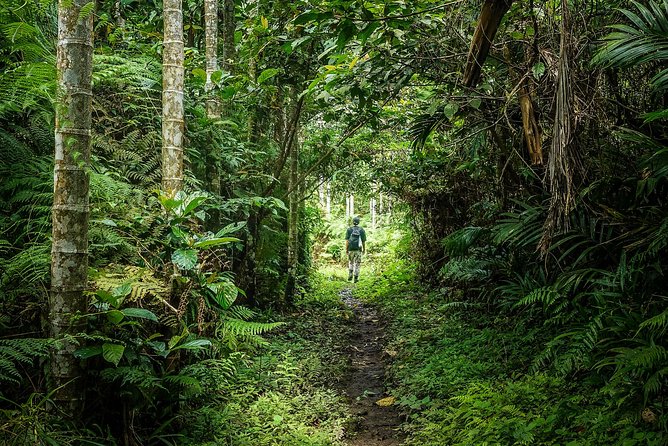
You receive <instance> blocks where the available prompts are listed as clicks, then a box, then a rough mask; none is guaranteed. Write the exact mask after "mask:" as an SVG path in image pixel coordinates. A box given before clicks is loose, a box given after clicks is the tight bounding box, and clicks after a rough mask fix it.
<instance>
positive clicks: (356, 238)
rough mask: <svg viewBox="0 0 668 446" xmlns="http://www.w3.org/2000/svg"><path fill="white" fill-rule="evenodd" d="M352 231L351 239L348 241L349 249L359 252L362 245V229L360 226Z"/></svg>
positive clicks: (354, 227)
mask: <svg viewBox="0 0 668 446" xmlns="http://www.w3.org/2000/svg"><path fill="white" fill-rule="evenodd" d="M351 229H352V231H350V238H349V239H348V249H350V250H353V251H358V250H359V249H360V247H361V245H362V243H361V241H360V235H361V234H362V228H360V227H359V226H353V227H352V228H351Z"/></svg>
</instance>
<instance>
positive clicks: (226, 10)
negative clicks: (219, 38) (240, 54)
mask: <svg viewBox="0 0 668 446" xmlns="http://www.w3.org/2000/svg"><path fill="white" fill-rule="evenodd" d="M236 28H237V22H236V17H235V15H234V0H223V70H225V71H227V72H229V73H233V72H234V62H235V60H236V49H235V47H234V32H235V30H236Z"/></svg>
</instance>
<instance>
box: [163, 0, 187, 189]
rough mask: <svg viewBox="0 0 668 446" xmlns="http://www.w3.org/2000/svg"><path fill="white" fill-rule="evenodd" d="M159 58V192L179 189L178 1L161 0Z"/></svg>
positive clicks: (180, 84) (180, 35)
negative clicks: (160, 145) (160, 138)
mask: <svg viewBox="0 0 668 446" xmlns="http://www.w3.org/2000/svg"><path fill="white" fill-rule="evenodd" d="M163 17H164V42H163V43H164V47H163V56H162V189H163V190H164V191H165V193H166V194H167V195H169V196H172V197H173V196H174V195H175V194H176V193H177V192H178V191H180V190H181V189H182V188H183V131H184V123H183V115H184V111H183V76H184V73H183V59H184V55H183V10H182V8H181V0H164V3H163Z"/></svg>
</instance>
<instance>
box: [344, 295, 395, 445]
mask: <svg viewBox="0 0 668 446" xmlns="http://www.w3.org/2000/svg"><path fill="white" fill-rule="evenodd" d="M341 299H342V301H343V302H344V304H345V305H346V306H347V307H348V308H350V309H351V310H352V311H353V313H354V315H355V322H354V329H353V333H352V338H351V341H350V346H349V348H348V352H347V353H348V355H349V357H350V359H351V372H350V376H349V379H348V380H347V381H346V382H345V383H344V385H345V387H344V390H345V392H346V394H347V395H348V397H349V398H350V400H351V406H352V411H353V413H354V414H355V415H357V416H358V417H359V420H360V421H359V424H358V426H357V429H356V436H355V437H354V438H351V439H349V440H348V443H347V444H348V445H349V446H395V445H400V444H401V443H402V440H403V436H402V435H401V432H400V431H399V426H400V424H401V421H402V420H401V418H400V415H399V411H398V409H397V408H396V406H394V405H391V404H390V405H384V404H383V403H385V404H387V403H390V402H391V400H390V399H386V398H388V397H389V395H388V394H387V393H385V387H384V381H385V371H386V368H387V363H388V359H389V357H388V356H387V354H386V352H385V349H384V346H385V324H384V323H383V321H382V320H381V319H380V317H379V315H378V314H377V312H376V310H375V309H374V308H372V307H369V306H367V305H365V304H364V303H363V302H361V301H360V300H358V299H356V298H355V297H353V295H352V292H351V290H350V289H345V290H343V291H342V292H341ZM378 402H380V404H377V403H378Z"/></svg>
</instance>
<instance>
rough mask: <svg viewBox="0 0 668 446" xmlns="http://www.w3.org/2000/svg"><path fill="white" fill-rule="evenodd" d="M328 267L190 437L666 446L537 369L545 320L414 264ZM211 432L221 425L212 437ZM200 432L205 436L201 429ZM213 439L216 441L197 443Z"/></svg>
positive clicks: (375, 444)
mask: <svg viewBox="0 0 668 446" xmlns="http://www.w3.org/2000/svg"><path fill="white" fill-rule="evenodd" d="M377 268H378V269H376V268H375V267H374V265H372V264H371V263H367V264H366V265H365V270H363V275H362V276H361V280H360V282H359V283H358V284H356V285H351V284H349V283H348V282H347V281H346V280H345V276H344V274H345V268H342V267H339V266H333V265H332V266H330V267H326V268H322V269H321V270H320V271H319V272H318V273H316V274H315V275H314V276H313V278H312V281H311V284H310V285H311V289H310V291H309V292H307V293H306V294H305V295H304V296H303V297H302V298H301V299H300V300H299V301H297V302H296V305H295V307H294V308H293V310H292V311H291V312H289V313H288V314H281V315H277V314H271V313H269V314H267V315H266V317H267V318H268V319H269V320H276V319H280V320H284V321H285V322H286V324H285V325H284V326H283V327H281V328H280V329H279V330H277V331H275V332H273V333H271V334H270V335H269V336H267V339H268V341H269V342H268V344H267V345H266V346H265V347H264V348H263V349H262V350H261V351H260V352H258V353H259V354H260V356H257V357H254V358H252V360H251V359H250V358H249V361H248V362H247V366H244V367H241V368H240V369H239V373H238V374H237V377H236V378H235V381H234V382H231V383H230V387H228V388H226V389H225V392H224V395H225V400H222V401H220V406H218V407H215V408H213V407H211V406H205V407H202V408H201V409H200V410H199V412H198V413H193V414H192V417H193V418H192V419H191V420H189V421H188V420H186V421H187V425H188V426H189V428H188V429H187V430H188V432H186V435H187V437H188V438H198V437H199V438H201V437H202V436H203V437H208V438H212V437H213V438H217V439H225V444H230V445H238V446H262V445H276V446H280V445H285V446H294V445H300V446H399V445H402V446H443V445H451V446H471V445H480V444H499V445H554V446H556V445H561V446H586V445H603V444H605V445H620V446H622V445H623V446H634V445H637V446H640V445H644V446H662V445H665V444H668V443H666V438H664V434H663V433H662V432H660V431H659V430H657V428H658V426H654V425H648V424H646V423H645V424H643V422H642V420H638V419H637V418H633V414H632V412H630V411H627V413H630V415H625V414H624V413H620V412H619V411H618V410H616V409H617V408H616V407H615V406H614V404H613V402H612V401H611V399H610V398H609V395H607V394H606V393H605V389H602V388H601V386H600V383H596V382H591V381H587V380H586V379H585V378H582V377H579V378H577V379H572V378H569V377H560V376H558V375H556V374H554V373H551V372H550V371H549V370H540V371H531V365H532V358H534V357H535V356H536V354H537V353H538V352H539V351H540V349H541V348H542V347H541V345H542V341H543V340H544V339H543V338H544V337H545V335H544V334H543V332H544V331H545V330H544V328H543V327H542V326H540V325H539V326H531V325H527V324H525V323H523V322H521V321H519V320H517V319H516V318H512V317H509V316H504V315H502V314H496V315H494V314H492V315H487V316H485V315H484V314H485V313H483V312H481V311H477V309H476V308H475V307H473V306H464V307H462V306H461V305H460V304H459V303H458V302H457V301H454V300H453V299H454V298H455V297H456V294H453V293H455V291H454V290H445V291H446V292H444V290H434V291H431V292H430V291H428V290H423V289H420V288H419V286H418V285H417V282H416V280H415V275H414V271H413V269H412V268H413V266H412V265H411V264H410V263H409V262H405V261H401V260H394V261H388V262H385V263H384V264H383V266H382V269H380V266H377ZM212 428H213V429H214V430H215V432H212ZM198 434H204V435H202V436H199V435H198ZM187 444H188V445H198V446H203V445H206V446H213V445H218V444H220V443H219V442H218V441H215V440H214V441H209V442H202V441H199V442H190V443H187Z"/></svg>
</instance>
